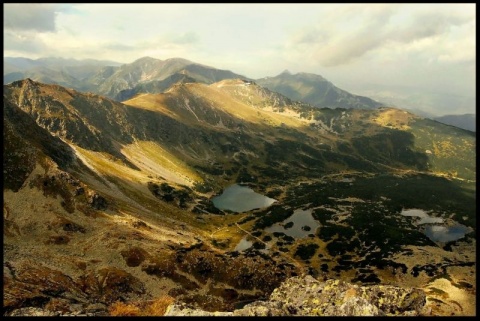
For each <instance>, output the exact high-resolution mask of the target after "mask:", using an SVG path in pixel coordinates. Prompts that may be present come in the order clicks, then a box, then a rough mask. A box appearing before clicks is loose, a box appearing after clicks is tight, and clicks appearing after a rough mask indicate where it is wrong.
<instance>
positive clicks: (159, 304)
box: [144, 295, 175, 316]
mask: <svg viewBox="0 0 480 321" xmlns="http://www.w3.org/2000/svg"><path fill="white" fill-rule="evenodd" d="M174 301H175V300H174V298H172V297H171V296H168V295H166V296H162V297H160V298H158V299H156V300H154V301H153V302H152V303H151V304H150V305H149V306H148V307H147V309H146V310H145V313H144V315H152V316H160V315H164V314H165V312H166V311H167V307H168V306H169V305H170V304H172V303H173V302H174Z"/></svg>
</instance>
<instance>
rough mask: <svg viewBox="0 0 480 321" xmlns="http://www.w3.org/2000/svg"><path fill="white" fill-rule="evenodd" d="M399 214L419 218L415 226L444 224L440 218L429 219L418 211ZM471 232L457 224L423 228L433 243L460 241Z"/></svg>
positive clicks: (411, 210)
mask: <svg viewBox="0 0 480 321" xmlns="http://www.w3.org/2000/svg"><path fill="white" fill-rule="evenodd" d="M401 214H402V215H404V216H417V217H420V218H421V220H420V221H418V222H417V225H421V224H438V223H443V222H444V220H443V219H442V218H440V217H430V216H429V215H428V214H427V213H425V211H423V210H420V209H409V210H402V213H401ZM471 230H472V229H471V228H469V227H467V226H465V225H462V224H458V223H456V224H455V225H453V226H443V225H428V226H427V227H426V228H425V235H426V236H427V237H428V238H429V239H431V240H432V241H434V242H450V241H455V240H458V239H461V238H462V237H464V236H465V234H467V233H469V232H470V231H471Z"/></svg>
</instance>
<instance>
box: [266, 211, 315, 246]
mask: <svg viewBox="0 0 480 321" xmlns="http://www.w3.org/2000/svg"><path fill="white" fill-rule="evenodd" d="M292 223H293V226H292ZM319 226H320V224H319V223H318V222H317V221H316V220H315V219H314V218H313V216H312V210H311V209H308V210H296V211H295V212H293V214H292V216H290V217H289V218H287V219H286V220H284V221H283V222H281V223H276V224H273V225H272V226H270V227H267V228H266V229H265V231H267V232H269V233H273V232H282V233H285V234H286V235H288V236H291V237H294V238H297V239H298V238H304V237H307V236H308V235H309V234H315V231H316V229H317V228H318V227H319Z"/></svg>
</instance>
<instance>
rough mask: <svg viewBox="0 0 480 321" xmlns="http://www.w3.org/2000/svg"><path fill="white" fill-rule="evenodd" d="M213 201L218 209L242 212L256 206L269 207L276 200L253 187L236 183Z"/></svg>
mask: <svg viewBox="0 0 480 321" xmlns="http://www.w3.org/2000/svg"><path fill="white" fill-rule="evenodd" d="M212 202H213V205H214V206H215V207H216V208H218V209H221V210H230V211H232V212H236V213H241V212H246V211H250V210H253V209H256V208H263V207H268V206H270V205H272V204H273V203H274V202H276V200H275V199H273V198H269V197H266V196H263V195H261V194H258V193H256V192H255V191H254V190H252V189H251V188H248V187H244V186H240V185H238V184H234V185H231V186H229V187H227V188H226V189H225V190H224V191H223V193H222V195H219V196H215V197H214V198H212Z"/></svg>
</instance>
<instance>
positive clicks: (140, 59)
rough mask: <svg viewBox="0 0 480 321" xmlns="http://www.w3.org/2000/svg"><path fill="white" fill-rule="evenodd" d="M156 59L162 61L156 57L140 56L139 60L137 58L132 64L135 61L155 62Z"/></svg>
mask: <svg viewBox="0 0 480 321" xmlns="http://www.w3.org/2000/svg"><path fill="white" fill-rule="evenodd" d="M154 61H160V60H159V59H156V58H152V57H149V56H145V57H142V58H138V59H137V60H135V61H134V62H132V64H134V63H142V62H154Z"/></svg>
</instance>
